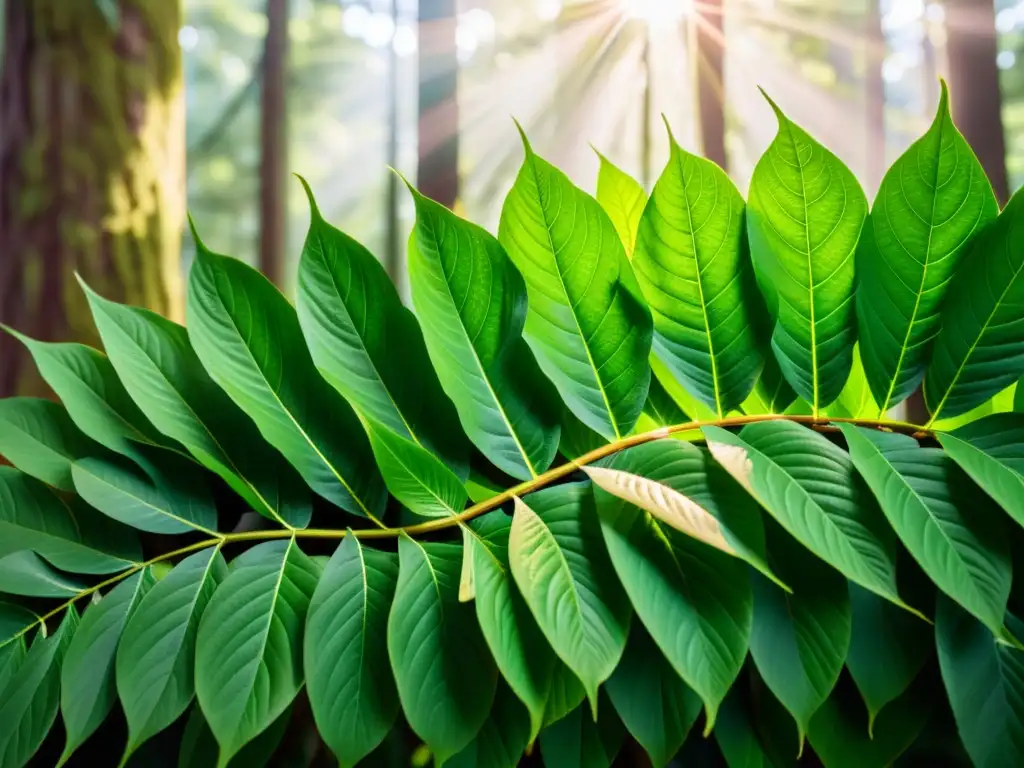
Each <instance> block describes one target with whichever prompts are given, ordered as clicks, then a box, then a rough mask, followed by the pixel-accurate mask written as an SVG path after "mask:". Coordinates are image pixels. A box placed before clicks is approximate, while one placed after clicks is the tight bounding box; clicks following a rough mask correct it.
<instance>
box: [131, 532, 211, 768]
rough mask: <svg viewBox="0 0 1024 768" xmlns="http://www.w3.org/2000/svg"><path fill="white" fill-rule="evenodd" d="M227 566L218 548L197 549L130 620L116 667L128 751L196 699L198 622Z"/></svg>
mask: <svg viewBox="0 0 1024 768" xmlns="http://www.w3.org/2000/svg"><path fill="white" fill-rule="evenodd" d="M227 570H228V569H227V564H226V563H225V562H224V558H223V557H222V556H221V554H220V552H219V551H218V550H217V548H215V547H211V548H210V549H205V550H202V551H200V552H196V553H195V554H193V555H190V556H189V557H187V558H185V559H184V560H182V561H181V562H180V563H179V564H178V565H177V566H175V567H174V569H173V570H171V572H170V573H169V574H167V576H165V577H164V578H163V579H161V580H160V581H158V582H157V583H156V584H155V585H154V586H153V587H152V588H151V589H150V590H149V591H148V592H147V593H146V594H145V595H144V596H143V597H142V600H141V601H140V602H139V604H138V606H137V607H136V609H135V611H134V612H133V613H132V615H131V617H130V618H129V619H128V624H127V625H126V626H125V629H124V634H123V635H122V637H121V642H120V644H119V646H118V649H117V659H116V667H115V672H116V683H117V693H118V695H119V697H120V699H121V703H122V705H123V707H124V713H125V717H126V718H127V720H128V745H127V747H126V748H125V754H126V755H130V754H131V753H132V752H134V751H135V750H136V749H137V748H138V747H139V745H140V744H142V743H143V742H144V741H146V740H147V739H149V738H151V737H152V736H155V735H156V734H157V733H159V732H160V731H162V730H163V729H164V728H167V727H168V726H169V725H171V723H173V722H174V721H175V720H177V719H178V718H179V717H180V716H181V715H182V714H183V713H184V711H185V709H186V708H187V707H188V705H189V703H190V702H191V701H192V697H193V696H194V695H195V658H196V632H197V630H198V628H199V620H200V619H201V618H202V615H203V612H204V611H205V610H206V606H207V604H208V603H209V601H210V598H211V596H212V595H213V591H214V590H215V589H216V588H217V585H218V584H220V583H221V582H222V581H223V580H224V579H225V578H226V577H227Z"/></svg>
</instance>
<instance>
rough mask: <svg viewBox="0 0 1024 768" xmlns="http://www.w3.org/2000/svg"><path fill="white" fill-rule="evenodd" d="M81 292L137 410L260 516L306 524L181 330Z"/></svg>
mask: <svg viewBox="0 0 1024 768" xmlns="http://www.w3.org/2000/svg"><path fill="white" fill-rule="evenodd" d="M83 287H84V288H85V291H86V295H87V296H88V298H89V305H90V306H91V307H92V314H93V318H94V319H95V321H96V327H97V328H98V329H99V332H100V335H101V336H102V338H103V344H104V347H105V348H106V351H107V354H108V355H109V356H110V362H111V363H112V364H113V366H114V368H115V370H116V371H117V373H118V375H119V376H120V379H121V381H122V382H123V384H124V387H125V389H126V390H127V391H128V393H129V394H130V395H131V397H132V398H133V399H134V401H135V402H136V403H137V404H138V406H139V408H140V409H141V410H142V412H143V413H144V414H145V415H146V416H147V417H148V418H149V419H150V421H152V423H153V424H154V425H155V426H156V427H157V428H158V429H159V430H160V431H161V432H163V434H165V435H167V436H168V437H170V438H173V439H174V440H177V441H178V442H180V443H181V444H182V445H184V446H185V448H187V449H188V451H189V452H190V453H191V454H192V456H194V457H195V458H196V460H198V461H199V462H200V463H202V464H203V466H205V467H207V468H209V469H212V470H213V471H214V472H216V473H217V474H218V475H219V476H220V477H221V478H223V479H224V481H225V482H226V483H227V484H228V485H230V486H231V487H232V488H233V489H234V490H235V491H236V492H237V493H238V494H239V495H241V496H242V498H244V499H245V500H246V501H247V502H248V503H249V504H251V505H252V507H253V509H255V510H256V511H257V512H259V513H260V514H262V515H264V516H266V517H269V518H270V519H272V520H277V521H279V522H281V523H282V524H283V525H292V526H295V527H303V526H305V525H306V524H307V523H308V522H309V515H310V509H309V503H308V500H307V499H306V498H305V489H304V488H303V487H302V485H301V481H300V480H299V478H298V477H297V476H296V475H295V473H294V472H293V471H292V470H291V469H290V468H289V467H288V466H287V465H286V464H285V462H284V461H282V459H281V457H280V456H278V455H277V454H276V453H275V452H274V450H273V449H272V448H270V447H269V446H268V445H266V443H264V442H263V440H262V439H261V438H260V435H259V431H258V430H257V429H256V427H255V426H254V425H253V423H252V421H251V420H250V419H249V418H248V417H247V416H246V415H245V414H243V413H242V412H241V411H240V410H239V409H238V408H237V407H235V405H234V404H233V403H232V402H231V401H230V400H229V399H228V397H227V396H226V395H225V394H224V392H223V390H221V389H220V387H218V386H217V385H216V384H214V382H213V380H212V379H211V378H210V376H209V374H208V373H207V372H206V370H205V369H204V368H203V366H202V364H201V363H200V362H199V358H198V357H197V356H196V353H195V351H194V350H193V349H192V345H191V344H190V343H189V337H188V332H187V331H186V330H185V328H184V327H182V326H180V325H178V324H177V323H173V322H171V321H170V320H167V319H165V318H163V317H161V316H160V315H158V314H156V313H154V312H150V311H149V310H146V309H140V308H138V307H128V306H125V305H123V304H117V303H115V302H113V301H107V300H106V299H104V298H101V297H100V296H98V295H97V294H95V293H94V292H93V291H91V290H90V289H89V288H88V287H86V286H85V285H84V283H83Z"/></svg>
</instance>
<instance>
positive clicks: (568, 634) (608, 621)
mask: <svg viewBox="0 0 1024 768" xmlns="http://www.w3.org/2000/svg"><path fill="white" fill-rule="evenodd" d="M509 560H510V563H511V567H512V576H513V578H514V579H515V582H516V586H517V587H519V591H520V592H521V593H522V595H523V597H524V598H525V599H526V604H527V605H528V606H529V607H530V611H531V612H532V613H533V616H534V618H535V619H536V620H537V624H538V625H539V626H540V628H541V631H542V632H543V633H544V636H545V637H546V638H547V640H548V643H550V645H551V647H552V648H553V649H554V651H555V653H556V654H557V655H558V657H559V658H560V659H561V660H562V661H563V662H564V663H565V664H566V666H568V667H569V669H571V670H572V671H573V673H574V674H575V675H576V676H577V677H578V678H579V679H580V682H582V683H583V687H584V689H585V690H586V692H587V696H588V698H589V699H590V706H591V708H592V709H593V712H594V716H595V717H596V716H597V689H598V686H600V685H601V683H603V682H604V681H605V680H607V679H608V678H609V677H610V676H611V674H612V672H613V671H614V670H615V667H616V665H617V664H618V662H619V658H620V657H621V656H622V651H623V649H624V648H625V647H626V636H627V634H628V632H629V621H630V616H631V614H632V608H631V607H630V605H629V599H628V598H627V597H626V593H625V592H624V591H623V589H622V586H621V585H620V584H619V583H618V581H616V579H615V576H614V572H613V570H612V564H611V562H610V561H609V558H608V552H607V551H606V550H605V545H604V541H603V540H602V537H601V523H600V521H599V519H598V517H597V512H596V510H595V509H594V500H593V497H592V495H591V493H590V489H589V488H588V487H587V485H586V484H569V485H560V486H556V487H554V488H547V489H545V490H542V491H538V492H536V493H531V494H530V495H529V496H527V497H526V500H525V501H524V500H522V499H519V498H517V499H516V503H515V515H514V517H513V518H512V530H511V533H510V536H509Z"/></svg>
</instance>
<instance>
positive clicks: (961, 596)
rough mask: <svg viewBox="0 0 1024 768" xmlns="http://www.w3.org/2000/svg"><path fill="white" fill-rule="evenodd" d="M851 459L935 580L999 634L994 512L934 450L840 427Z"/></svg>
mask: <svg viewBox="0 0 1024 768" xmlns="http://www.w3.org/2000/svg"><path fill="white" fill-rule="evenodd" d="M840 429H841V430H842V432H843V435H844V436H845V437H846V441H847V444H848V445H849V450H850V457H851V458H852V459H853V463H854V465H855V466H856V467H857V471H858V472H860V474H861V475H862V476H863V477H864V479H865V480H866V481H867V483H868V485H869V486H870V487H871V490H872V491H873V492H874V494H875V496H876V497H877V498H878V501H879V502H880V503H881V506H882V511H883V512H884V513H885V516H886V517H887V518H888V519H889V523H890V525H892V527H893V528H894V529H895V531H896V534H897V536H899V538H900V540H901V541H902V542H903V544H904V546H906V548H907V550H908V551H909V552H910V554H911V555H913V557H914V559H915V560H916V561H917V562H918V564H919V565H920V566H921V568H922V569H923V570H924V572H925V573H926V574H928V577H929V578H930V579H931V580H932V581H933V582H935V585H936V586H937V587H938V588H939V589H941V590H942V591H943V592H945V593H946V594H947V595H949V596H950V597H952V598H953V599H954V600H956V601H957V602H958V603H960V605H962V606H963V607H964V608H966V609H967V610H968V611H970V612H971V613H972V614H973V615H975V616H976V617H977V618H978V619H980V620H981V621H982V622H983V623H984V624H985V625H986V626H988V627H989V629H991V630H992V631H993V632H994V633H997V634H999V633H1001V632H1002V626H1003V614H1004V613H1005V612H1006V601H1007V599H1008V597H1009V594H1010V582H1011V579H1012V575H1011V564H1010V554H1009V551H1008V546H1007V542H1006V534H1005V530H1004V527H1003V525H1002V521H1001V520H1000V519H999V511H998V509H996V508H995V506H994V505H993V504H992V502H991V501H990V500H989V499H988V498H987V497H986V496H984V495H983V494H980V493H978V491H977V489H976V487H975V486H974V485H973V484H972V483H971V481H970V479H969V478H968V477H967V475H966V474H965V473H964V472H963V470H961V469H960V468H959V467H957V466H956V464H954V463H953V461H952V459H950V458H949V457H948V456H947V455H946V454H945V453H944V452H943V451H942V450H940V449H938V448H921V447H920V446H919V445H918V444H917V441H916V440H914V439H913V438H912V437H908V436H906V435H897V434H891V433H884V432H879V431H877V430H868V429H863V428H860V427H853V426H850V425H845V424H841V425H840Z"/></svg>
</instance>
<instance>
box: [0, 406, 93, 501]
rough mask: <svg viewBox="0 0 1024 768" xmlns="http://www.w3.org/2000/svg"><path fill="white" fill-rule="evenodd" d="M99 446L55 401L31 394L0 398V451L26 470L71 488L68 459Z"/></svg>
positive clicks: (72, 488)
mask: <svg viewBox="0 0 1024 768" xmlns="http://www.w3.org/2000/svg"><path fill="white" fill-rule="evenodd" d="M98 450H99V446H98V445H96V444H95V443H94V442H93V441H92V440H90V439H89V438H87V437H86V436H85V435H83V434H82V433H81V432H80V431H79V430H78V427H76V426H75V424H74V422H72V421H71V418H70V417H69V416H68V413H67V411H66V410H64V408H63V407H62V406H60V405H58V404H57V403H54V402H52V401H50V400H42V399H39V398H34V397H8V398H6V399H3V400H0V454H2V455H3V456H5V457H6V458H7V460H8V461H9V462H10V463H11V464H12V465H14V466H15V467H17V468H18V469H20V470H21V471H22V472H24V473H25V474H27V475H31V476H32V477H34V478H37V479H39V480H42V481H43V482H44V483H46V484H47V485H52V486H53V487H54V488H59V489H60V490H62V491H73V490H74V485H72V483H71V462H73V461H75V460H76V459H80V458H82V457H83V456H86V455H87V454H90V453H95V452H96V451H98Z"/></svg>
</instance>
